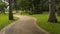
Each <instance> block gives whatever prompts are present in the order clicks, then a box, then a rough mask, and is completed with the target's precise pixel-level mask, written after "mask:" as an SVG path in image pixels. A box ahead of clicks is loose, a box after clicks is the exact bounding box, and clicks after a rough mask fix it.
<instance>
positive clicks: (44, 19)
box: [32, 13, 60, 34]
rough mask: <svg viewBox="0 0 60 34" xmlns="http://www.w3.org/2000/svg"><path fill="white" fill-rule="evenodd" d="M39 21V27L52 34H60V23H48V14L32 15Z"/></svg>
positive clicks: (58, 17)
mask: <svg viewBox="0 0 60 34" xmlns="http://www.w3.org/2000/svg"><path fill="white" fill-rule="evenodd" d="M32 16H33V17H35V18H36V19H37V25H38V26H39V27H41V28H43V29H45V30H46V31H48V32H50V33H51V34H60V22H58V23H50V22H48V16H49V15H48V13H43V14H35V15H32ZM57 19H58V21H60V16H57Z"/></svg>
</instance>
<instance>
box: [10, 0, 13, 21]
mask: <svg viewBox="0 0 60 34" xmlns="http://www.w3.org/2000/svg"><path fill="white" fill-rule="evenodd" d="M9 20H13V13H12V0H9Z"/></svg>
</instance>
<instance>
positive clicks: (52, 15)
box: [48, 0, 57, 22]
mask: <svg viewBox="0 0 60 34" xmlns="http://www.w3.org/2000/svg"><path fill="white" fill-rule="evenodd" d="M55 10H56V6H55V0H49V19H48V21H49V22H57V18H56V15H55Z"/></svg>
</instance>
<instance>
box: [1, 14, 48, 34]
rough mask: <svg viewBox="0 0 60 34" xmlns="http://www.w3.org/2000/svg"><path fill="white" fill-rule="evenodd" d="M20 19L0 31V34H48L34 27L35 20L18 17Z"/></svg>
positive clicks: (27, 17)
mask: <svg viewBox="0 0 60 34" xmlns="http://www.w3.org/2000/svg"><path fill="white" fill-rule="evenodd" d="M15 16H17V17H19V18H20V19H19V20H18V21H16V22H14V23H11V24H10V25H8V26H6V27H5V28H4V29H2V30H1V31H0V34H49V33H48V32H46V31H44V30H43V29H41V28H39V27H37V26H36V24H35V23H36V19H35V18H33V17H29V16H19V15H15Z"/></svg>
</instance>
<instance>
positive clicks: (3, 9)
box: [0, 2, 6, 13]
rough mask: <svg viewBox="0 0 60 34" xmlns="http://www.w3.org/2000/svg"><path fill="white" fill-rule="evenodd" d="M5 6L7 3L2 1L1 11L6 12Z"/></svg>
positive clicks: (0, 4)
mask: <svg viewBox="0 0 60 34" xmlns="http://www.w3.org/2000/svg"><path fill="white" fill-rule="evenodd" d="M5 7H6V3H5V2H0V13H5Z"/></svg>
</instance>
